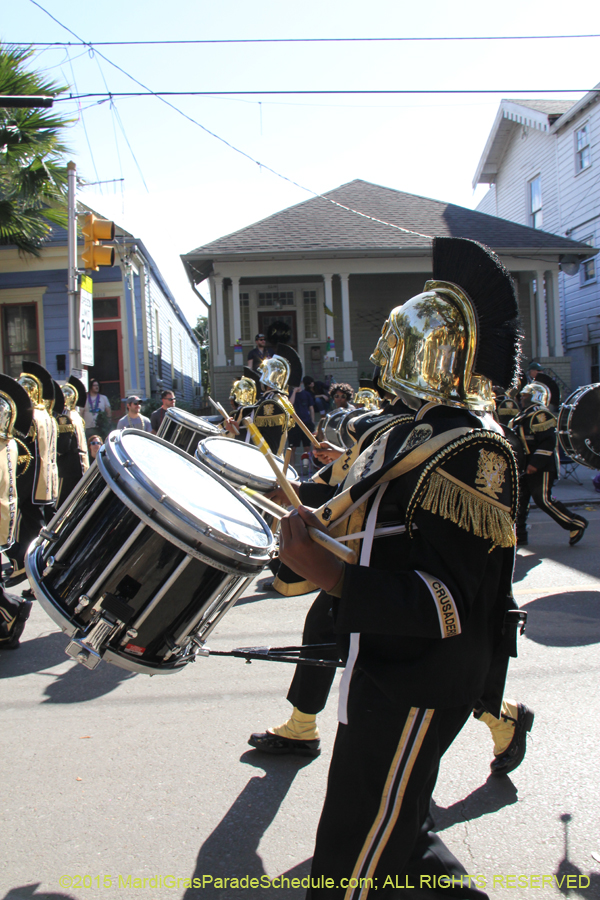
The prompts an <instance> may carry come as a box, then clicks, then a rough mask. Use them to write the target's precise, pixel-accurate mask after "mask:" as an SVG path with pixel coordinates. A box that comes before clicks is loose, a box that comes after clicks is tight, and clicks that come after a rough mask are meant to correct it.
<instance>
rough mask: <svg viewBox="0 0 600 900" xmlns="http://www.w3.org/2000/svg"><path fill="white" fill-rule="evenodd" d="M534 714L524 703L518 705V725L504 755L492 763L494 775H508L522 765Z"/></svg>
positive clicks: (491, 768) (496, 757)
mask: <svg viewBox="0 0 600 900" xmlns="http://www.w3.org/2000/svg"><path fill="white" fill-rule="evenodd" d="M534 717H535V716H534V712H533V710H532V709H529V707H528V706H525V704H524V703H517V723H516V725H515V733H514V734H513V738H512V741H511V742H510V744H509V745H508V747H507V748H506V750H504V751H503V752H502V753H500V754H498V756H495V757H494V759H493V760H492V762H491V763H490V771H491V773H492V775H508V773H509V772H514V770H515V769H516V768H517V767H518V766H520V765H521V763H522V762H523V759H524V758H525V752H526V750H527V732H528V731H531V726H532V725H533V720H534Z"/></svg>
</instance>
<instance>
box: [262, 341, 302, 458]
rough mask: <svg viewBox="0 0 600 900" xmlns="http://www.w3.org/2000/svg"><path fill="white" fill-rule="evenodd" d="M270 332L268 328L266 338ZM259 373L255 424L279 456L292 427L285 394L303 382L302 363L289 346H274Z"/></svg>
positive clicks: (272, 450) (273, 451)
mask: <svg viewBox="0 0 600 900" xmlns="http://www.w3.org/2000/svg"><path fill="white" fill-rule="evenodd" d="M269 332H270V329H269V331H268V332H267V337H269ZM258 372H259V375H260V386H261V388H262V391H263V395H262V397H261V399H260V400H259V401H258V403H257V404H256V407H255V410H254V424H255V425H256V427H257V428H258V429H259V431H260V433H261V434H262V436H263V438H264V439H265V441H266V442H267V444H268V445H269V449H270V450H271V452H272V453H274V454H275V455H276V456H281V454H282V453H283V452H284V450H285V445H286V442H287V435H288V431H289V430H290V429H291V428H292V427H293V425H294V420H293V418H292V416H291V414H290V412H289V405H288V404H289V401H288V393H289V389H290V387H294V386H297V385H299V384H300V382H301V381H302V363H301V362H300V357H299V356H298V354H297V353H296V351H295V350H294V349H293V348H292V347H288V346H287V345H286V344H277V345H276V347H275V349H274V353H273V356H272V357H270V358H269V359H265V360H263V361H262V363H261V364H260V366H259V368H258ZM286 401H287V402H286Z"/></svg>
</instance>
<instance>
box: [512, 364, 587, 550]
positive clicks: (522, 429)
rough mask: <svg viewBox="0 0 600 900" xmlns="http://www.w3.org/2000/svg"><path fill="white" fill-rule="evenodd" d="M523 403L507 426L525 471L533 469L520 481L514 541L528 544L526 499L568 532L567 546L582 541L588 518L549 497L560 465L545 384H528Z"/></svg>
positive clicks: (527, 507) (522, 393)
mask: <svg viewBox="0 0 600 900" xmlns="http://www.w3.org/2000/svg"><path fill="white" fill-rule="evenodd" d="M521 398H522V403H523V404H524V405H526V408H525V409H524V410H523V412H521V413H519V415H517V416H515V418H514V419H513V420H512V421H511V423H510V425H511V428H512V429H513V431H514V432H515V434H516V435H517V436H518V437H519V439H520V440H521V444H522V446H523V450H524V453H525V468H526V469H527V468H528V467H529V466H533V467H534V468H535V471H534V472H530V473H527V471H526V472H525V474H524V476H523V478H522V480H521V502H520V504H519V514H518V517H517V540H518V542H519V544H520V545H524V544H527V515H528V513H529V498H530V497H533V499H534V500H535V504H536V506H538V507H539V508H540V509H541V510H543V512H545V513H546V514H547V515H549V516H550V517H551V518H552V519H554V521H555V522H557V523H558V524H559V525H560V527H561V528H564V529H566V530H567V531H569V533H570V537H569V544H571V545H573V544H576V543H577V542H578V541H580V540H581V538H582V537H583V534H584V532H585V529H586V528H587V526H588V521H587V519H584V518H583V516H579V515H577V513H574V512H571V510H569V509H567V507H566V506H565V505H564V504H563V503H560V502H559V501H558V500H555V499H554V498H553V497H552V493H551V492H552V485H553V484H554V482H555V481H556V478H557V477H558V471H559V462H558V452H557V445H556V441H557V436H556V419H555V417H554V415H553V414H552V413H551V412H550V410H549V409H548V407H547V404H548V401H549V399H550V392H549V390H548V388H547V387H546V385H544V384H541V383H538V382H535V381H534V382H531V383H530V384H528V385H526V386H525V387H524V388H523V390H522V391H521Z"/></svg>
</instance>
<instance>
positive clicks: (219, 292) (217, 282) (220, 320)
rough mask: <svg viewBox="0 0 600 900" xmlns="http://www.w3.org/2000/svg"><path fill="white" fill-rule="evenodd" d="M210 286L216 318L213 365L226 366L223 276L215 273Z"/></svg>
mask: <svg viewBox="0 0 600 900" xmlns="http://www.w3.org/2000/svg"><path fill="white" fill-rule="evenodd" d="M211 287H212V295H213V303H214V305H215V313H216V319H217V354H216V356H217V358H216V360H215V365H216V366H226V365H227V357H226V356H225V321H224V317H223V278H222V277H221V276H220V275H216V276H215V277H214V278H211Z"/></svg>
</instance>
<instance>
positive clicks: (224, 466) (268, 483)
mask: <svg viewBox="0 0 600 900" xmlns="http://www.w3.org/2000/svg"><path fill="white" fill-rule="evenodd" d="M215 439H216V440H221V438H220V437H219V436H218V435H216V434H215V435H212V434H209V435H208V436H207V437H206V438H204V439H203V440H201V441H199V442H198V446H197V447H196V459H197V461H198V462H200V463H201V464H203V465H205V466H207V468H209V469H210V471H211V472H214V471H215V470H214V469H213V468H212V467H211V466H210V465H209V464H208V463H207V462H204V457H205V458H206V459H208V460H211V462H214V464H215V466H217V467H218V468H217V474H218V475H220V476H221V477H224V476H223V474H222V471H221V470H223V471H227V472H230V473H232V474H236V475H238V474H239V475H240V476H241V477H240V478H239V480H237V479H235V478H232V481H234V482H235V483H236V484H240V485H244V484H249V482H250V481H251V480H252V481H254V482H256V483H258V482H260V484H261V485H263V484H264V486H265V489H266V490H275V488H276V487H277V479H276V478H275V475H274V474H272V476H271V478H269V479H266V478H262V477H261V476H260V475H251V477H249V475H250V474H251V473H248V472H246V471H244V470H243V469H238V468H235V467H232V466H231V464H230V463H225V462H223V460H220V459H217V457H216V456H214V454H212V453H211V451H210V449H209V446H208V443H207V442H208V441H213V440H215ZM225 440H228V438H225ZM234 445H235V446H236V447H240V448H242V447H243V448H248V449H250V450H252V451H255V452H256V453H259V454H260V455H261V456H262V453H261V451H260V450H259V449H258V447H255V446H254V444H247V443H245V442H244V443H242V442H241V441H235V442H234ZM201 447H202V449H200V448H201ZM241 452H242V453H246V452H247V450H246V449H244V450H242V451H241ZM198 453H201V454H202V457H203V459H200V457H199V456H198ZM256 458H257V459H258V457H256ZM275 460H276V461H277V462H278V463H280V465H281V466H282V467H283V465H284V463H285V460H284V459H283V458H282V457H281V456H275ZM287 471H288V473H289V474H288V478H289V479H290V480H291V481H297V480H298V478H299V477H300V476H299V475H298V473H297V471H296V470H295V469H294V467H293V466H288V469H287ZM242 476H243V477H242ZM293 476H295V477H293ZM225 481H227V479H225Z"/></svg>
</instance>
